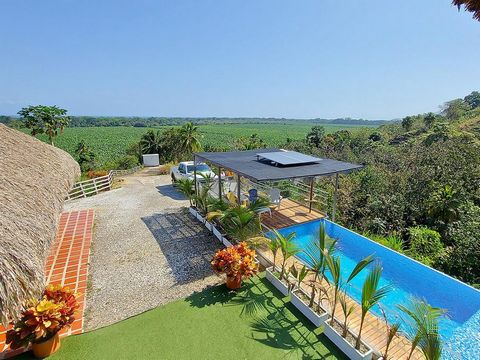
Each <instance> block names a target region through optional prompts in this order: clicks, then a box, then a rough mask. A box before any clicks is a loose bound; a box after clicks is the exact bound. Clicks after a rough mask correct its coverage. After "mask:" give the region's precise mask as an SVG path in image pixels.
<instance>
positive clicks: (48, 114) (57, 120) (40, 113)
mask: <svg viewBox="0 0 480 360" xmlns="http://www.w3.org/2000/svg"><path fill="white" fill-rule="evenodd" d="M18 115H20V116H21V117H22V119H23V125H24V126H25V127H26V128H27V129H30V131H31V134H32V135H33V136H35V135H38V134H46V135H47V136H48V142H49V143H50V144H51V145H53V140H54V139H55V138H56V137H57V136H58V132H59V131H60V132H63V129H64V128H65V126H67V125H68V123H69V121H70V118H69V117H68V116H67V110H65V109H60V108H59V107H57V106H45V105H37V106H28V107H24V108H23V109H21V110H20V111H19V112H18Z"/></svg>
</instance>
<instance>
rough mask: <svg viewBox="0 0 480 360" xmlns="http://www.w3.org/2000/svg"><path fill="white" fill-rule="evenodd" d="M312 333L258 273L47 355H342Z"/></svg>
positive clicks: (74, 340) (94, 333) (69, 342)
mask: <svg viewBox="0 0 480 360" xmlns="http://www.w3.org/2000/svg"><path fill="white" fill-rule="evenodd" d="M146 290H148V289H146ZM320 332H321V331H319V330H315V331H314V329H313V328H312V327H311V326H310V324H309V323H308V320H306V319H305V318H303V317H302V315H301V314H300V313H299V312H298V311H297V310H296V309H295V308H294V307H293V306H291V304H290V303H289V302H285V301H284V299H281V294H280V293H279V292H277V291H276V289H274V288H273V287H272V286H271V285H270V283H269V282H268V281H267V280H266V279H265V278H264V277H263V276H261V277H256V278H254V279H252V280H251V281H248V282H247V283H246V284H244V286H243V288H242V290H241V291H239V292H238V293H234V292H228V291H227V289H226V288H225V286H216V287H212V288H209V289H207V290H204V291H202V292H199V293H196V294H194V295H192V296H190V297H188V298H187V299H184V300H180V301H176V302H173V303H170V304H168V305H166V306H162V307H158V308H156V309H154V310H151V311H148V312H146V313H143V314H141V315H138V316H135V317H133V318H130V319H127V320H125V321H122V322H120V323H117V324H115V325H112V326H109V327H106V328H103V329H99V330H96V331H92V332H89V333H85V334H82V335H77V336H71V337H69V338H66V339H63V340H62V347H61V349H60V350H59V351H58V352H57V353H56V354H55V355H53V356H52V357H51V359H69V360H74V359H214V358H215V359H345V357H344V356H343V355H342V354H341V353H340V352H339V351H338V350H337V349H336V347H335V346H334V345H333V344H332V343H331V342H330V341H329V340H328V339H327V338H326V337H325V336H324V335H322V334H320ZM317 333H318V334H319V335H317ZM30 356H31V355H30V354H28V353H27V354H25V355H23V356H22V357H20V358H22V359H30Z"/></svg>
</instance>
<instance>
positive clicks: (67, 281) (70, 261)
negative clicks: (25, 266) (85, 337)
mask: <svg viewBox="0 0 480 360" xmlns="http://www.w3.org/2000/svg"><path fill="white" fill-rule="evenodd" d="M93 218H94V211H93V210H80V211H72V212H64V213H62V215H61V217H60V222H59V225H58V230H57V236H56V239H55V242H54V243H53V245H52V247H51V249H50V255H49V256H48V258H47V261H46V264H45V283H46V284H61V285H65V286H69V287H70V288H71V289H74V290H75V291H76V292H78V293H79V294H80V296H79V303H80V308H79V313H78V315H77V319H76V320H75V321H74V323H73V324H72V327H71V328H70V329H65V330H63V331H62V332H61V333H60V335H61V336H68V335H72V334H79V333H81V332H83V315H84V310H85V295H86V291H87V271H88V260H89V257H90V244H91V241H92V230H93ZM5 333H6V330H5V329H4V328H3V327H2V326H0V351H2V350H4V349H5V347H6V346H5ZM17 353H18V352H15V353H13V352H10V353H6V352H3V353H1V352H0V359H2V358H4V357H6V356H14V355H16V354H17Z"/></svg>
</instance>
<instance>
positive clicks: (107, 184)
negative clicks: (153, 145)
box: [65, 166, 143, 201]
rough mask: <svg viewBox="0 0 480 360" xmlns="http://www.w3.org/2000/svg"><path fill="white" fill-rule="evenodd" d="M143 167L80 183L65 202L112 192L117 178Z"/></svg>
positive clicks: (109, 173) (111, 171)
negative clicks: (108, 191)
mask: <svg viewBox="0 0 480 360" xmlns="http://www.w3.org/2000/svg"><path fill="white" fill-rule="evenodd" d="M142 167H143V166H135V167H133V168H131V169H127V170H110V171H109V172H108V174H107V175H105V176H100V177H96V178H93V179H89V180H83V181H79V182H77V183H75V185H73V187H72V189H71V190H70V192H69V193H68V195H67V197H66V199H65V201H68V200H75V199H79V198H86V197H88V196H93V195H96V194H98V193H99V192H101V191H107V190H110V189H111V188H112V184H113V179H114V178H115V177H117V176H125V175H130V174H133V173H135V172H137V171H138V170H140V169H141V168H142Z"/></svg>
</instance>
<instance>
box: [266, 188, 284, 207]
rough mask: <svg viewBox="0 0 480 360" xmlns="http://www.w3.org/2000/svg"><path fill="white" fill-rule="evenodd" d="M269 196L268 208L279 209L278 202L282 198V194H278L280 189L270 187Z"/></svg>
mask: <svg viewBox="0 0 480 360" xmlns="http://www.w3.org/2000/svg"><path fill="white" fill-rule="evenodd" d="M269 196H270V202H271V206H270V208H272V209H275V208H277V209H280V202H281V201H282V199H283V198H282V195H280V190H279V189H270V191H269Z"/></svg>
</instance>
